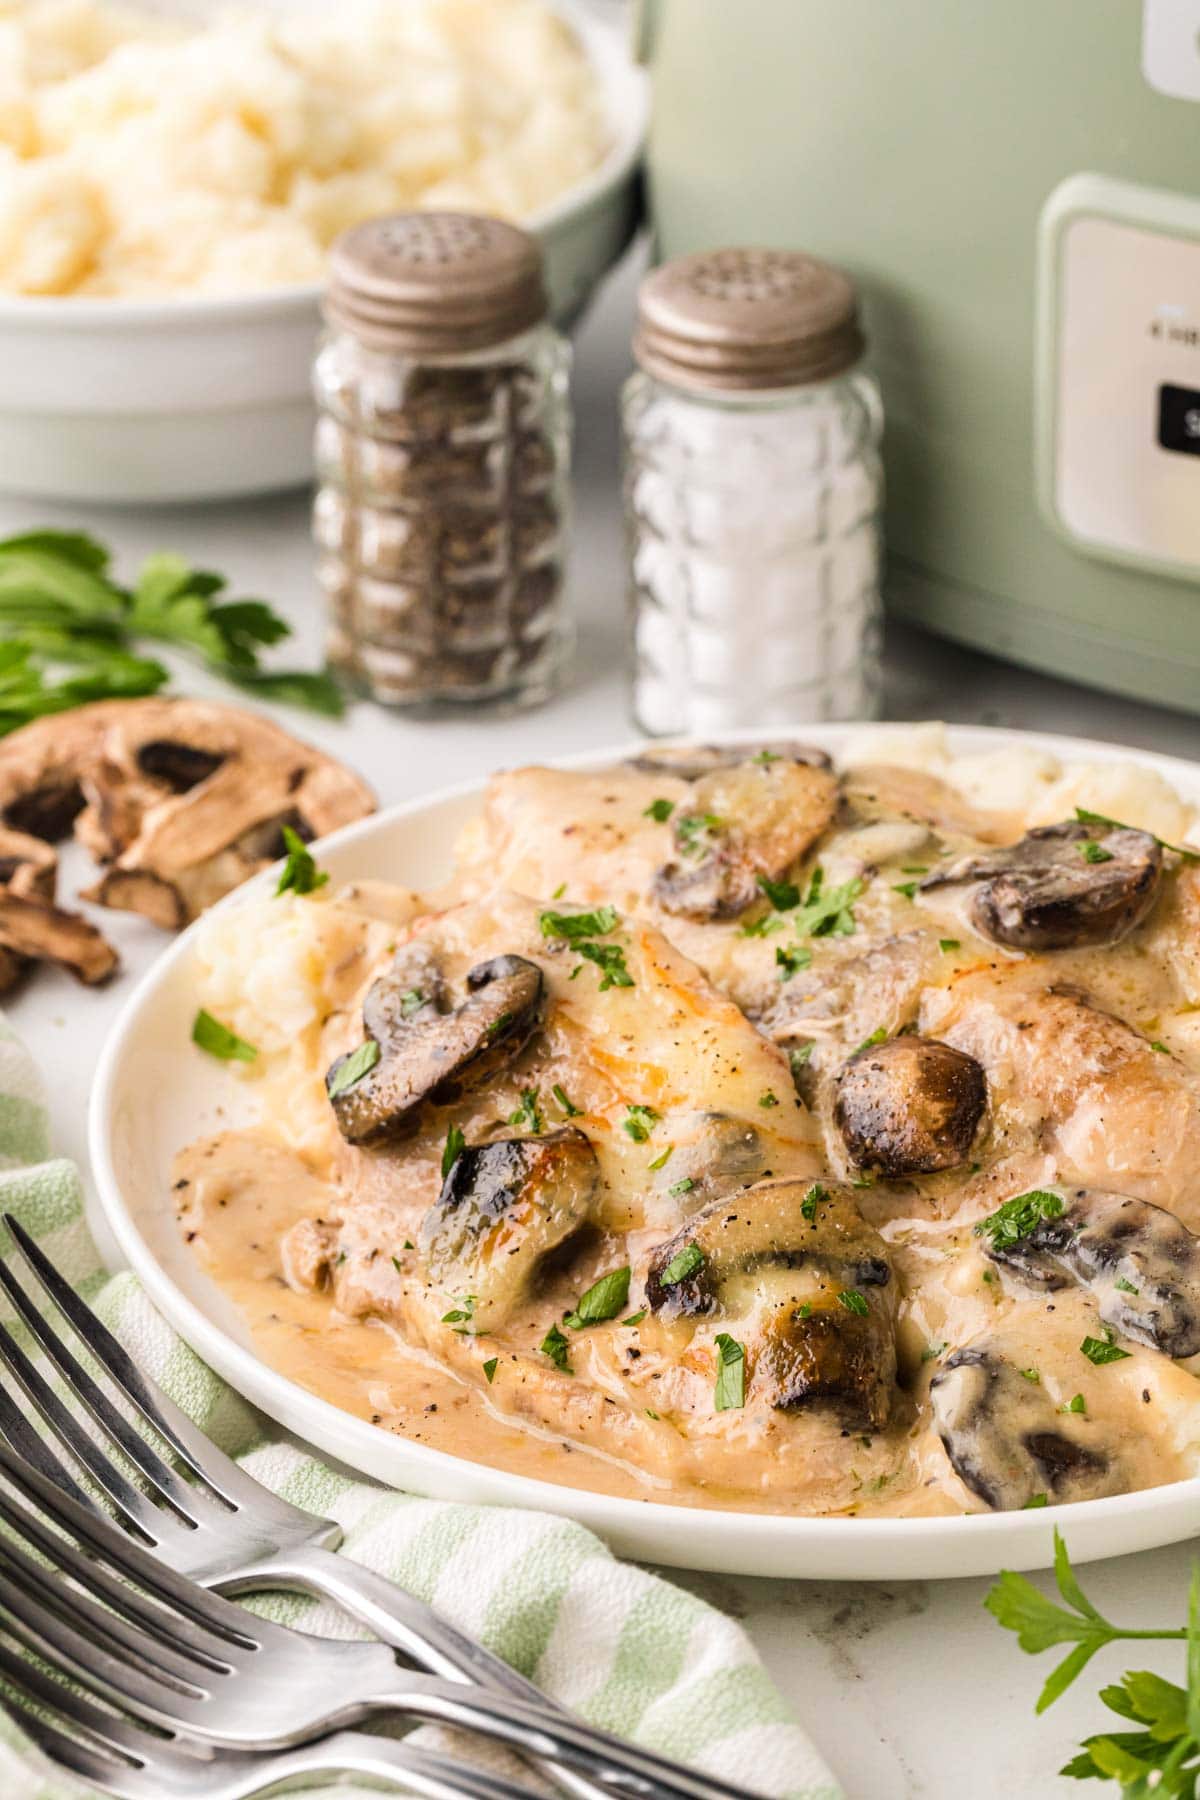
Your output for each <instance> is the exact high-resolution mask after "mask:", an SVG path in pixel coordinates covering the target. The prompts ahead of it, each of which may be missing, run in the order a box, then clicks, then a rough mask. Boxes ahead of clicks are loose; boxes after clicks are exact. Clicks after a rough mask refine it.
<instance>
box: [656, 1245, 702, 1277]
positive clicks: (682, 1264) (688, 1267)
mask: <svg viewBox="0 0 1200 1800" xmlns="http://www.w3.org/2000/svg"><path fill="white" fill-rule="evenodd" d="M706 1260H707V1258H706V1257H705V1254H704V1252H703V1250H702V1249H701V1248H700V1246H699V1244H685V1245H684V1246H683V1249H682V1250H677V1251H676V1252H675V1254H674V1256H673V1257H672V1258H671V1260H670V1262H669V1263H668V1264H667V1266H666V1268H665V1269H664V1270H663V1272H662V1274H661V1275H660V1276H659V1278H658V1285H659V1286H660V1287H676V1286H678V1284H679V1283H680V1282H681V1281H686V1280H687V1279H688V1277H689V1276H690V1275H694V1274H695V1273H696V1271H697V1269H702V1268H703V1267H704V1264H705V1262H706Z"/></svg>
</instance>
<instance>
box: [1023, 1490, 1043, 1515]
mask: <svg viewBox="0 0 1200 1800" xmlns="http://www.w3.org/2000/svg"><path fill="white" fill-rule="evenodd" d="M1049 1504H1050V1502H1049V1501H1048V1500H1047V1498H1046V1496H1045V1494H1030V1496H1029V1498H1028V1500H1025V1501H1023V1502H1022V1505H1021V1511H1022V1512H1036V1510H1037V1508H1038V1507H1039V1506H1049Z"/></svg>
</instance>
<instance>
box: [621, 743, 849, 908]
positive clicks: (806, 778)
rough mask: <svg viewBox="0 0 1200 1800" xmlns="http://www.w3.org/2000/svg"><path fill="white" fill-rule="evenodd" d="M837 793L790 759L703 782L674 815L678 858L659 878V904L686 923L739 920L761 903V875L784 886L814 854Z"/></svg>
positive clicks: (829, 781)
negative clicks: (802, 861) (803, 860)
mask: <svg viewBox="0 0 1200 1800" xmlns="http://www.w3.org/2000/svg"><path fill="white" fill-rule="evenodd" d="M837 794H838V787H837V780H836V778H835V777H834V776H833V775H831V774H830V773H829V771H828V770H827V769H823V768H814V767H812V766H811V765H809V764H807V763H799V762H794V761H790V760H786V759H784V758H783V757H779V758H777V759H776V760H775V761H772V762H740V763H736V764H734V765H733V766H732V767H728V768H726V767H722V768H718V769H715V770H714V771H713V772H712V773H711V774H708V775H704V776H701V777H700V779H699V780H698V781H696V782H695V783H694V785H693V788H692V792H691V794H690V795H689V797H688V800H687V804H686V806H682V805H681V806H677V807H676V809H675V812H674V814H673V815H672V822H671V832H672V838H673V842H674V848H675V855H674V857H673V858H672V860H671V861H670V862H668V863H666V864H664V865H663V867H662V868H661V869H659V871H658V873H657V875H656V876H655V878H654V885H653V895H654V898H655V899H656V900H657V901H658V903H659V905H660V906H661V907H662V908H663V909H664V911H666V912H669V913H676V914H681V915H682V916H684V917H686V918H692V919H732V918H736V917H737V916H738V915H739V914H740V913H743V912H745V911H746V908H747V907H749V906H752V905H753V904H754V902H755V901H756V900H757V899H759V898H760V894H761V890H760V888H759V885H758V882H759V877H760V876H761V877H763V878H765V879H767V880H770V881H778V880H780V879H781V878H782V877H783V876H785V875H786V874H787V873H788V871H789V870H790V869H791V868H792V867H793V866H794V865H795V864H796V863H798V862H799V861H800V859H801V858H802V857H804V856H805V855H806V854H807V853H808V851H809V850H811V848H812V846H813V845H814V844H815V843H816V841H817V839H818V838H819V837H820V836H821V834H822V833H823V832H824V831H825V830H826V828H827V827H828V826H829V824H830V822H831V820H832V819H833V816H834V813H835V811H836V809H837Z"/></svg>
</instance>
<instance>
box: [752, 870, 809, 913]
mask: <svg viewBox="0 0 1200 1800" xmlns="http://www.w3.org/2000/svg"><path fill="white" fill-rule="evenodd" d="M755 879H756V880H757V882H758V885H759V887H760V888H761V889H762V891H763V893H764V894H765V895H766V896H767V899H768V900H769V901H770V902H771V905H772V906H773V907H774V908H775V911H776V912H791V911H792V909H793V907H796V906H799V904H800V889H799V888H798V887H797V886H796V884H795V882H794V881H772V880H771V879H770V878H769V877H768V876H766V875H758V876H756V877H755Z"/></svg>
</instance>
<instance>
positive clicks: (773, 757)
mask: <svg viewBox="0 0 1200 1800" xmlns="http://www.w3.org/2000/svg"><path fill="white" fill-rule="evenodd" d="M750 761H751V762H752V763H757V764H758V766H759V768H760V769H765V768H766V767H767V764H768V763H773V762H781V761H782V758H781V756H780V754H779V752H778V750H760V751H758V753H757V754H756V755H754V756H752V757H751V758H750Z"/></svg>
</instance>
